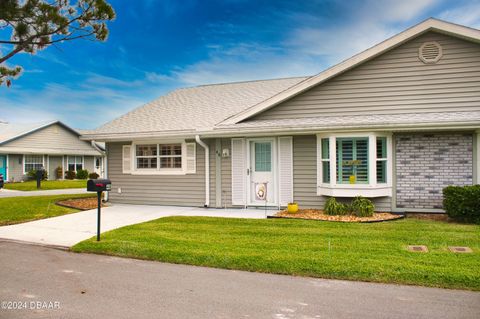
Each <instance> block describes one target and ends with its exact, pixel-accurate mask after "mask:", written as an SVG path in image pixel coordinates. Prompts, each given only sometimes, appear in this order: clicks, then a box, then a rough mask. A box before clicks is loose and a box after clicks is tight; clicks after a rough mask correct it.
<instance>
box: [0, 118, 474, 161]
mask: <svg viewBox="0 0 480 319" xmlns="http://www.w3.org/2000/svg"><path fill="white" fill-rule="evenodd" d="M479 127H480V122H478V121H469V122H443V123H441V122H440V123H439V122H432V123H417V124H415V123H414V124H365V125H350V126H348V125H337V126H318V125H317V126H316V125H310V126H308V125H302V127H301V128H299V127H298V125H297V126H296V125H294V126H284V127H278V126H268V127H263V128H258V127H241V128H236V127H233V126H231V127H225V128H217V129H215V130H213V131H205V132H198V133H197V134H200V135H202V137H203V138H216V137H238V136H258V135H270V136H273V135H285V134H297V135H307V134H308V135H309V134H317V133H326V132H328V133H338V132H352V131H356V132H390V131H395V132H397V131H398V132H400V131H437V130H446V131H454V130H462V131H464V130H477V129H479ZM151 138H156V139H165V138H169V139H173V138H176V139H195V134H191V133H185V134H168V133H162V132H143V133H135V134H132V133H126V134H102V135H100V134H98V135H95V137H94V139H95V140H96V141H101V142H125V141H132V140H138V139H151ZM3 149H4V148H2V147H0V153H4V152H2V150H3Z"/></svg>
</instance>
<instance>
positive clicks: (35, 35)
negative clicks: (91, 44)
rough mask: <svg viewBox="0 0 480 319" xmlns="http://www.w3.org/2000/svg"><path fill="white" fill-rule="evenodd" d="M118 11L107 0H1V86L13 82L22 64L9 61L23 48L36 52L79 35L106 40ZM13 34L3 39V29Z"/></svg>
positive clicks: (78, 37) (24, 50)
mask: <svg viewBox="0 0 480 319" xmlns="http://www.w3.org/2000/svg"><path fill="white" fill-rule="evenodd" d="M114 18H115V11H114V10H113V8H112V7H111V6H110V4H108V3H107V2H106V1H105V0H77V1H76V2H75V3H74V4H71V3H70V1H69V0H50V1H48V0H0V86H1V85H2V84H6V85H7V86H10V84H11V80H12V79H13V78H15V77H17V76H19V75H20V73H21V71H22V68H21V67H20V66H15V67H10V66H7V65H6V62H5V61H7V60H8V59H10V58H11V57H13V56H14V55H15V54H17V53H20V52H25V53H30V54H35V53H36V52H37V51H39V50H43V49H45V48H46V47H48V46H50V45H52V44H55V43H59V42H60V43H61V42H64V41H71V40H76V39H80V38H84V39H90V40H98V41H105V40H106V39H107V37H108V28H107V24H106V22H107V21H111V20H113V19H114ZM8 29H11V37H10V38H9V39H2V38H1V35H2V34H5V32H2V31H4V30H8Z"/></svg>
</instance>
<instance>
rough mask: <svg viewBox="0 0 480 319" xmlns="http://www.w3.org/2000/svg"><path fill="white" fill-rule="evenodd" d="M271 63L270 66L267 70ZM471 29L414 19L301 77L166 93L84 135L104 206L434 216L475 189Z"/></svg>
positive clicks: (477, 121) (477, 124)
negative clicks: (96, 162) (370, 208)
mask: <svg viewBox="0 0 480 319" xmlns="http://www.w3.org/2000/svg"><path fill="white" fill-rule="evenodd" d="M279 67H281V66H279ZM479 135H480V31H479V30H476V29H471V28H468V27H464V26H460V25H456V24H452V23H448V22H444V21H440V20H436V19H428V20H426V21H424V22H422V23H420V24H418V25H415V26H414V27H412V28H410V29H407V30H405V31H403V32H401V33H399V34H397V35H395V36H393V37H392V38H389V39H387V40H385V41H383V42H381V43H380V44H378V45H376V46H374V47H372V48H370V49H368V50H366V51H363V52H361V53H359V54H357V55H355V56H353V57H351V58H349V59H347V60H345V61H343V62H341V63H340V64H337V65H335V66H333V67H331V68H329V69H327V70H326V71H324V72H321V73H319V74H317V75H315V76H310V77H299V78H286V79H273V80H264V81H250V82H238V83H226V84H217V85H203V86H197V87H192V88H183V89H178V90H175V91H173V92H171V93H169V94H167V95H165V96H162V97H160V98H159V99H157V100H155V101H152V102H150V103H148V104H146V105H144V106H142V107H139V108H137V109H134V110H133V111H131V112H129V113H127V114H125V115H123V116H121V117H119V118H117V119H115V120H113V121H111V122H109V123H107V124H105V125H103V126H101V127H99V128H98V129H96V130H94V131H92V132H90V133H88V134H85V135H84V136H83V138H85V139H89V140H97V141H104V142H106V150H107V158H108V160H107V164H108V165H107V166H106V167H107V168H106V169H107V174H108V178H110V179H111V180H112V192H110V200H111V201H114V202H118V203H134V204H161V205H187V206H203V205H204V206H208V207H244V206H265V205H266V206H274V207H278V206H284V205H286V204H287V203H288V202H291V201H296V202H298V203H299V205H300V206H301V207H319V208H322V207H323V205H324V203H325V201H326V199H327V198H328V197H329V196H335V197H337V198H347V199H348V198H351V197H354V196H359V195H360V196H364V197H368V198H371V199H372V200H373V201H374V203H375V205H376V209H377V210H380V211H402V212H405V211H415V212H442V189H443V188H444V187H445V186H447V185H470V184H474V183H478V182H479V178H480V177H479V171H480V161H479V159H480V154H479V153H480V137H479Z"/></svg>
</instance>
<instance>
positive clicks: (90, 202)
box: [56, 197, 107, 210]
mask: <svg viewBox="0 0 480 319" xmlns="http://www.w3.org/2000/svg"><path fill="white" fill-rule="evenodd" d="M56 204H57V205H59V206H63V207H68V208H75V209H79V210H89V209H94V208H97V197H87V198H75V199H66V200H61V201H58V202H56ZM102 207H107V205H105V203H102Z"/></svg>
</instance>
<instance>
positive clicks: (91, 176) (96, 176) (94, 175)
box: [88, 172, 100, 179]
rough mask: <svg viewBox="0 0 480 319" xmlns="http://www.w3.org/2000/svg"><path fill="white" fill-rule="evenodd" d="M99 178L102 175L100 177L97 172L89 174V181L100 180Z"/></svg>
mask: <svg viewBox="0 0 480 319" xmlns="http://www.w3.org/2000/svg"><path fill="white" fill-rule="evenodd" d="M99 177H100V175H98V174H97V173H95V172H93V173H90V174H88V178H89V179H97V178H99Z"/></svg>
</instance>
